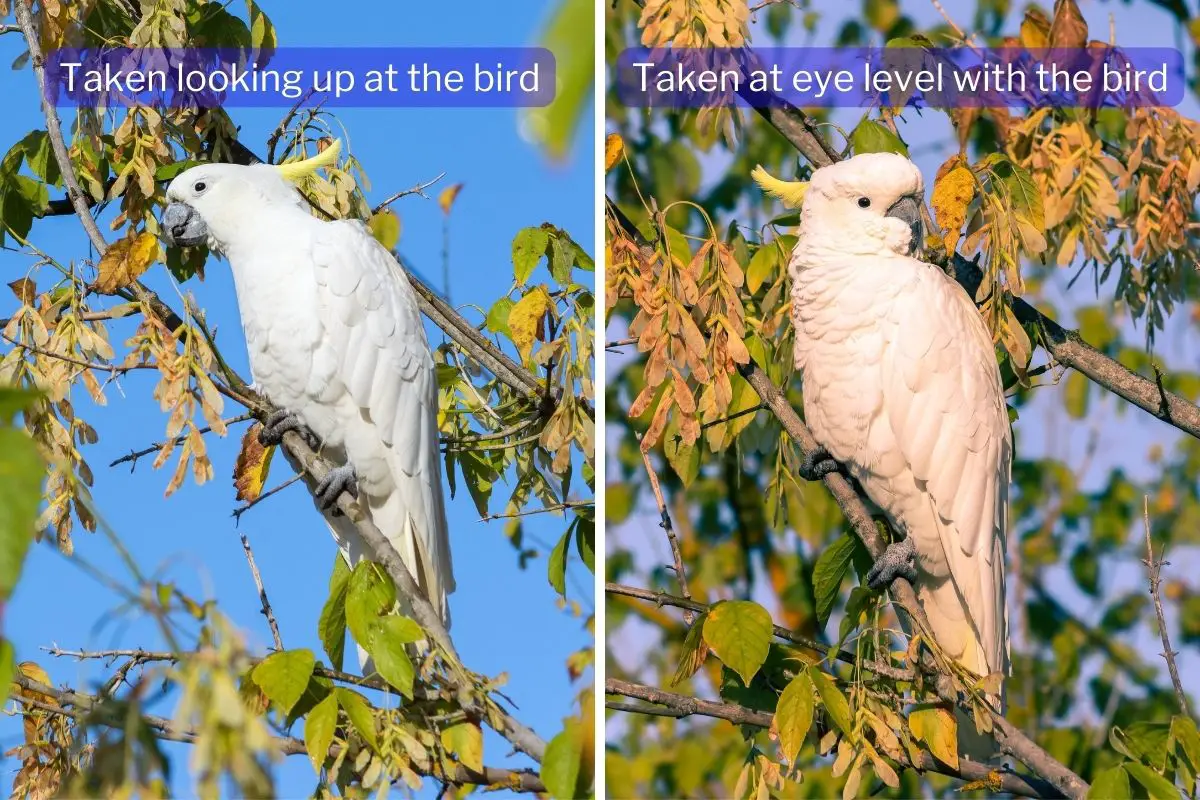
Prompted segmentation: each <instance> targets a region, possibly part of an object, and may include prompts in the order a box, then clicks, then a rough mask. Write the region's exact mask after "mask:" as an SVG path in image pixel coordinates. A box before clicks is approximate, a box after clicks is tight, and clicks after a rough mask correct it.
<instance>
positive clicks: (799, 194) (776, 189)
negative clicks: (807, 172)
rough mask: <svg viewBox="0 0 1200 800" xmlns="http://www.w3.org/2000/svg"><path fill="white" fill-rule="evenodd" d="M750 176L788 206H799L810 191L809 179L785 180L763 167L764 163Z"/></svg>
mask: <svg viewBox="0 0 1200 800" xmlns="http://www.w3.org/2000/svg"><path fill="white" fill-rule="evenodd" d="M750 177H751V178H754V182H755V183H757V184H758V185H759V186H761V187H762V190H763V191H764V192H766V193H767V194H769V195H772V196H774V197H778V198H779V201H780V202H781V203H783V204H784V205H785V206H787V207H788V208H799V207H800V205H801V204H802V203H803V202H804V194H805V192H807V191H808V181H785V180H783V179H781V178H776V177H775V176H774V175H772V174H771V173H769V172H767V171H766V170H765V169H763V168H762V165H759V166H756V167H755V168H754V169H753V170H752V171H751V172H750Z"/></svg>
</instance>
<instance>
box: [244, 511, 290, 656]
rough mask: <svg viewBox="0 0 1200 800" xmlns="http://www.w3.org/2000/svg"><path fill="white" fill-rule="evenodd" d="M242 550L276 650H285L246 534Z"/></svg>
mask: <svg viewBox="0 0 1200 800" xmlns="http://www.w3.org/2000/svg"><path fill="white" fill-rule="evenodd" d="M242 550H244V551H245V552H246V561H247V562H249V564H250V574H251V575H252V576H254V586H255V588H257V589H258V600H259V602H260V603H262V615H263V616H264V617H266V618H267V625H269V626H270V627H271V638H272V639H274V640H275V649H276V650H283V637H282V636H280V635H279V623H277V622H276V621H275V611H274V610H273V609H272V608H271V601H270V600H268V599H267V587H265V586H263V579H262V573H260V572H259V571H258V564H256V563H254V551H253V550H251V549H250V540H249V539H248V538H247V537H246V534H244V533H243V534H242Z"/></svg>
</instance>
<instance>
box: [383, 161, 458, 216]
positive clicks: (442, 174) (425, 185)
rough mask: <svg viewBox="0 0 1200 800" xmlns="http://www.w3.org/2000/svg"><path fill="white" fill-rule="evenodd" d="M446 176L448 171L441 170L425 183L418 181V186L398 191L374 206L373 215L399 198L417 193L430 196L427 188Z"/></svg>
mask: <svg viewBox="0 0 1200 800" xmlns="http://www.w3.org/2000/svg"><path fill="white" fill-rule="evenodd" d="M444 177H446V173H445V172H439V173H438V174H437V175H436V176H435V177H433V178H431V179H430V180H427V181H425V182H424V183H418V184H417V185H416V186H414V187H412V188H411V189H405V190H404V191H402V192H396V193H395V194H394V195H392V196H391V197H389V198H388V199H386V200H384V201H383V202H382V203H380V204H379V205H377V206H375V207H374V208H372V209H371V214H372V215H374V214H378V213H379V212H380V211H383V210H384V209H385V208H387V207H388V206H390V205H391V204H392V203H394V202H396V201H397V200H399V199H400V198H401V197H408V196H409V195H410V194H417V195H420V196H421V197H425V198H428V195H426V194H425V190H426V189H428V188H429V187H430V186H433V185H434V184H435V183H437V182H438V181H440V180H441V179H442V178H444Z"/></svg>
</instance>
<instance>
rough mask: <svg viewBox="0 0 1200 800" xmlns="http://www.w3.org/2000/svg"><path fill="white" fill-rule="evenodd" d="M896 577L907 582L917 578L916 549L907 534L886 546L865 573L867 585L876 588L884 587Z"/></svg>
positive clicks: (913, 581)
mask: <svg viewBox="0 0 1200 800" xmlns="http://www.w3.org/2000/svg"><path fill="white" fill-rule="evenodd" d="M897 578H904V579H905V580H907V581H908V582H909V583H915V582H916V580H917V549H916V547H914V546H913V540H912V538H911V537H909V536H905V537H904V538H903V539H901V540H900V541H898V542H892V543H891V544H889V545H888V546H887V549H886V550H884V551H883V555H882V556H880V557H879V560H878V561H876V562H875V565H874V566H873V567H871V571H870V572H868V573H867V586H870V587H871V588H872V589H876V590H879V589H886V588H887V587H889V586H891V585H892V581H894V580H896V579H897Z"/></svg>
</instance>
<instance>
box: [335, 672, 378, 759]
mask: <svg viewBox="0 0 1200 800" xmlns="http://www.w3.org/2000/svg"><path fill="white" fill-rule="evenodd" d="M333 694H334V696H335V697H337V701H338V705H340V706H341V707H342V710H343V711H345V712H346V716H347V717H349V718H350V724H351V725H353V726H354V730H356V731H358V735H359V736H361V737H362V738H363V739H364V740H366V742H367V744H369V745H371V749H372V750H378V748H379V741H378V738H377V736H376V734H375V715H374V714H373V713H372V711H371V704H370V703H368V702H367V698H365V697H363V696H362V695H361V694H359V693H358V692H355V691H351V690H350V689H347V688H346V687H344V686H339V687H337V688H336V689H334V690H333Z"/></svg>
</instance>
